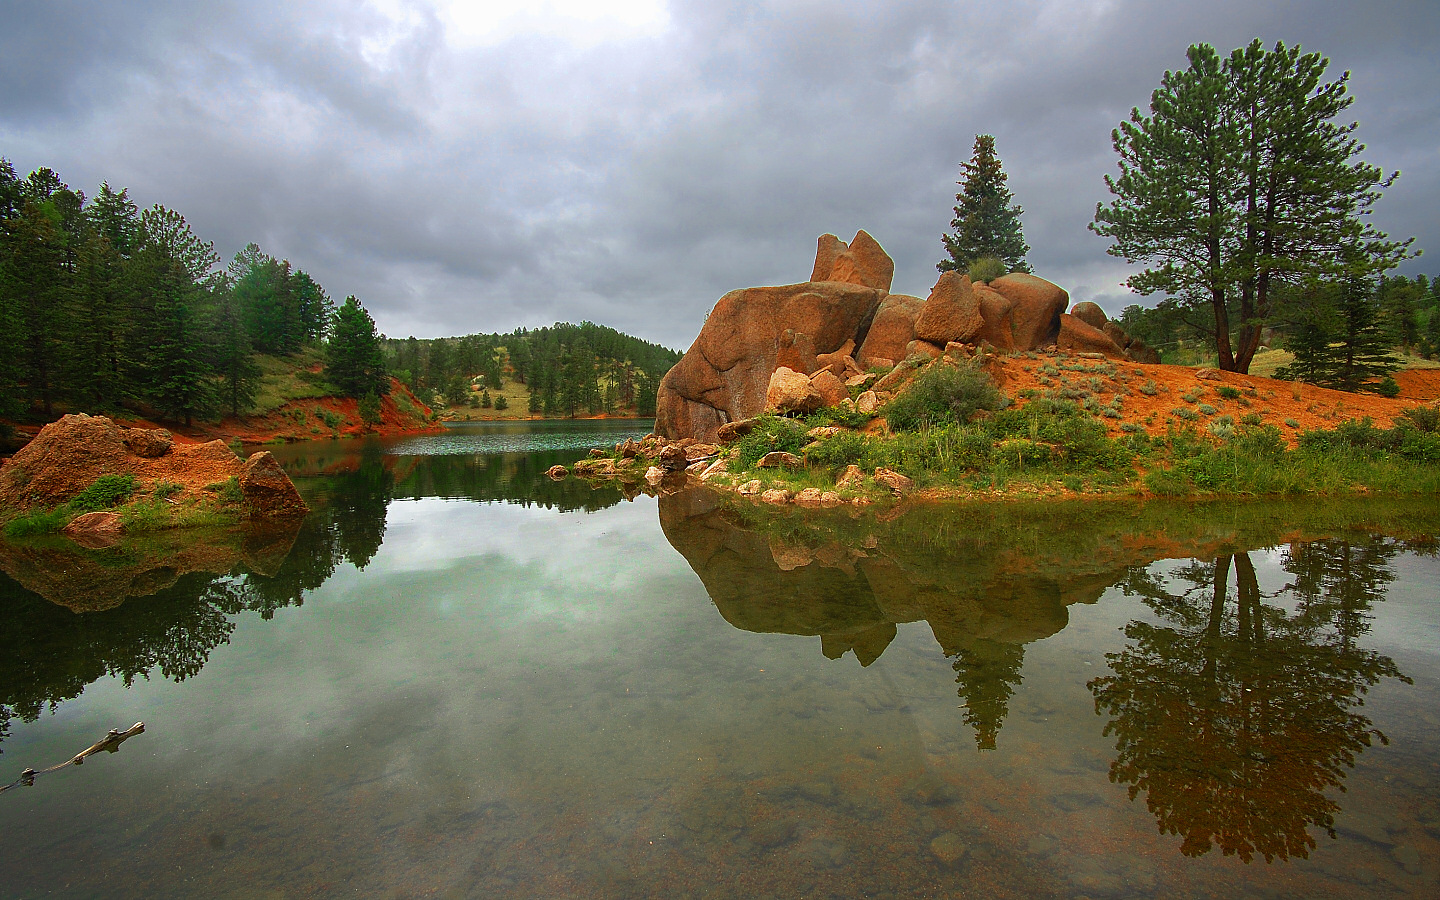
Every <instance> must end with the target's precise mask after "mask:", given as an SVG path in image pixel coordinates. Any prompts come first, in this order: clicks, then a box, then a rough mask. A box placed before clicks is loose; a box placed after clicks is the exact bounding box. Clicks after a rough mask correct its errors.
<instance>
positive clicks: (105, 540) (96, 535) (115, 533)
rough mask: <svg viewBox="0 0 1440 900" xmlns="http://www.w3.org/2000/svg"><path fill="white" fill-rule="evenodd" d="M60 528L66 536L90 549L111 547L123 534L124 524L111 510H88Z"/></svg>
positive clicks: (118, 515) (117, 514)
mask: <svg viewBox="0 0 1440 900" xmlns="http://www.w3.org/2000/svg"><path fill="white" fill-rule="evenodd" d="M61 530H62V531H63V532H64V533H65V535H66V537H69V538H70V539H71V540H72V541H74V542H75V543H77V544H79V545H80V546H82V547H88V548H90V549H91V550H99V549H101V548H104V547H113V546H114V545H116V544H118V543H119V542H120V539H121V538H122V537H124V536H125V525H124V523H123V522H121V521H120V514H119V513H113V512H88V513H85V514H84V515H82V516H76V517H75V518H73V519H71V520H70V524H68V525H66V526H65V527H64V528H63V529H61Z"/></svg>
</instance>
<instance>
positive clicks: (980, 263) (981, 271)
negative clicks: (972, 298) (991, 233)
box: [965, 256, 1010, 281]
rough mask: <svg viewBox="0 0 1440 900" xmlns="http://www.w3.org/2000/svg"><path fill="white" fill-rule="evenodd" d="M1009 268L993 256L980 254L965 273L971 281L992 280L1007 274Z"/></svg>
mask: <svg viewBox="0 0 1440 900" xmlns="http://www.w3.org/2000/svg"><path fill="white" fill-rule="evenodd" d="M1009 272H1010V270H1009V269H1007V268H1006V267H1005V263H1003V262H1001V261H1000V260H998V259H996V258H995V257H993V256H982V257H980V258H979V259H977V260H975V261H974V262H972V263H971V264H970V268H969V269H968V270H967V271H966V273H965V274H967V275H969V276H970V280H971V281H994V280H995V279H997V278H1000V277H1002V276H1004V275H1008V274H1009Z"/></svg>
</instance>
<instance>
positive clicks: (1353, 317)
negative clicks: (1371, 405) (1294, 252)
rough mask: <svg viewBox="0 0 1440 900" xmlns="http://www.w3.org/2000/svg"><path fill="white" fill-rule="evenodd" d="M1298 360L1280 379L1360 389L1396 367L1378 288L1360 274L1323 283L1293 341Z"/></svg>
mask: <svg viewBox="0 0 1440 900" xmlns="http://www.w3.org/2000/svg"><path fill="white" fill-rule="evenodd" d="M1290 350H1291V352H1293V353H1294V354H1295V361H1294V362H1293V363H1291V364H1290V365H1288V366H1286V367H1285V368H1283V369H1281V370H1280V371H1278V372H1276V376H1277V377H1280V378H1299V379H1301V380H1303V381H1308V382H1310V383H1312V384H1318V385H1320V386H1321V387H1329V388H1336V389H1338V390H1342V391H1359V390H1361V389H1363V388H1365V387H1367V386H1372V385H1371V382H1373V381H1375V380H1377V379H1380V378H1383V377H1384V376H1385V375H1388V374H1389V373H1390V372H1393V371H1394V370H1395V368H1396V362H1395V360H1394V358H1393V357H1392V355H1391V353H1390V341H1389V336H1388V335H1387V334H1386V333H1385V329H1384V328H1383V327H1381V318H1380V305H1379V303H1378V302H1377V300H1376V297H1375V291H1374V290H1372V288H1371V286H1370V285H1369V284H1368V283H1367V282H1366V281H1365V279H1363V278H1361V277H1359V276H1351V277H1349V278H1347V279H1346V280H1344V281H1343V282H1340V283H1338V284H1333V283H1332V284H1327V285H1323V286H1320V287H1317V288H1316V289H1315V290H1314V292H1313V298H1312V301H1311V304H1310V305H1309V308H1308V309H1307V310H1306V312H1305V314H1304V316H1303V318H1301V320H1300V321H1299V323H1298V324H1297V327H1296V330H1295V333H1294V335H1293V337H1292V339H1291V341H1290Z"/></svg>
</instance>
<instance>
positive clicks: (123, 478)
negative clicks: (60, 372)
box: [0, 414, 309, 547]
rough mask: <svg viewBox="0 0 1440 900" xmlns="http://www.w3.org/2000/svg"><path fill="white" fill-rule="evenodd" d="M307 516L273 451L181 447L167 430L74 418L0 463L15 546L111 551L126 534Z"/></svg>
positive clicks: (0, 485)
mask: <svg viewBox="0 0 1440 900" xmlns="http://www.w3.org/2000/svg"><path fill="white" fill-rule="evenodd" d="M308 512H309V507H308V506H307V505H306V503H305V501H304V500H303V499H302V498H301V497H300V494H299V492H298V491H297V490H296V488H295V485H294V483H293V482H292V481H291V480H290V478H289V476H288V475H286V474H285V472H284V471H283V470H282V469H281V468H280V465H279V463H277V462H276V461H275V458H274V457H273V456H271V455H270V453H269V452H268V451H264V450H261V451H259V452H256V453H254V454H252V455H251V456H250V457H249V458H248V459H242V458H240V457H239V456H237V455H236V454H235V452H234V451H233V450H231V448H230V447H229V446H228V445H226V444H225V443H224V442H223V441H218V440H215V441H209V442H207V443H181V442H177V441H176V440H175V439H174V437H173V436H172V435H171V433H170V432H168V431H166V430H165V429H146V428H127V427H125V426H122V425H118V424H116V423H115V422H114V421H112V420H111V419H109V418H107V417H105V416H89V415H84V414H75V415H66V416H63V417H62V418H60V419H59V420H57V421H55V422H52V423H50V424H49V425H46V426H45V427H44V428H43V429H41V430H40V433H39V434H38V435H36V436H35V438H34V439H33V440H31V441H30V442H29V443H28V444H26V445H25V447H24V448H22V449H21V450H20V451H19V452H18V453H16V454H15V455H14V456H12V457H10V458H8V459H6V460H4V461H3V463H0V519H3V521H4V523H5V533H6V535H7V536H10V537H24V536H27V535H33V534H43V533H51V532H63V533H64V534H66V535H68V536H70V537H72V538H73V539H75V541H76V542H78V543H81V544H82V545H84V546H92V547H99V546H106V545H109V544H113V543H115V542H116V541H118V540H119V539H120V537H121V535H123V534H124V533H125V532H127V531H153V530H159V529H166V528H174V527H182V526H200V525H233V524H237V523H240V522H242V521H245V522H274V521H283V520H294V519H298V518H303V517H304V516H305V514H306V513H308Z"/></svg>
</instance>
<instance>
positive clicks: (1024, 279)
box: [990, 272, 1070, 350]
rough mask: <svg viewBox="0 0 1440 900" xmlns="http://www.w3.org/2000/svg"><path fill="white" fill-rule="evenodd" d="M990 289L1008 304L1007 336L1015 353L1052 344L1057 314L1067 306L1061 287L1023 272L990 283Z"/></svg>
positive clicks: (1055, 331) (1056, 325) (1056, 328)
mask: <svg viewBox="0 0 1440 900" xmlns="http://www.w3.org/2000/svg"><path fill="white" fill-rule="evenodd" d="M990 290H992V291H995V292H996V293H998V294H1000V295H1002V296H1004V297H1005V298H1006V299H1007V300H1009V301H1010V304H1011V306H1010V311H1009V316H1010V333H1011V336H1012V339H1013V344H1014V346H1015V349H1017V350H1038V349H1040V348H1041V347H1045V346H1047V345H1049V344H1052V343H1054V342H1055V338H1056V336H1057V335H1059V333H1060V314H1061V313H1063V312H1064V311H1065V307H1066V306H1067V305H1069V303H1070V295H1069V294H1067V293H1066V292H1065V289H1064V288H1061V287H1059V286H1057V285H1054V284H1051V283H1050V282H1048V281H1046V280H1045V279H1043V278H1038V277H1036V276H1034V275H1030V274H1028V273H1026V272H1012V273H1010V274H1009V275H1004V276H1001V277H1000V278H997V279H995V280H994V281H992V282H990Z"/></svg>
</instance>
